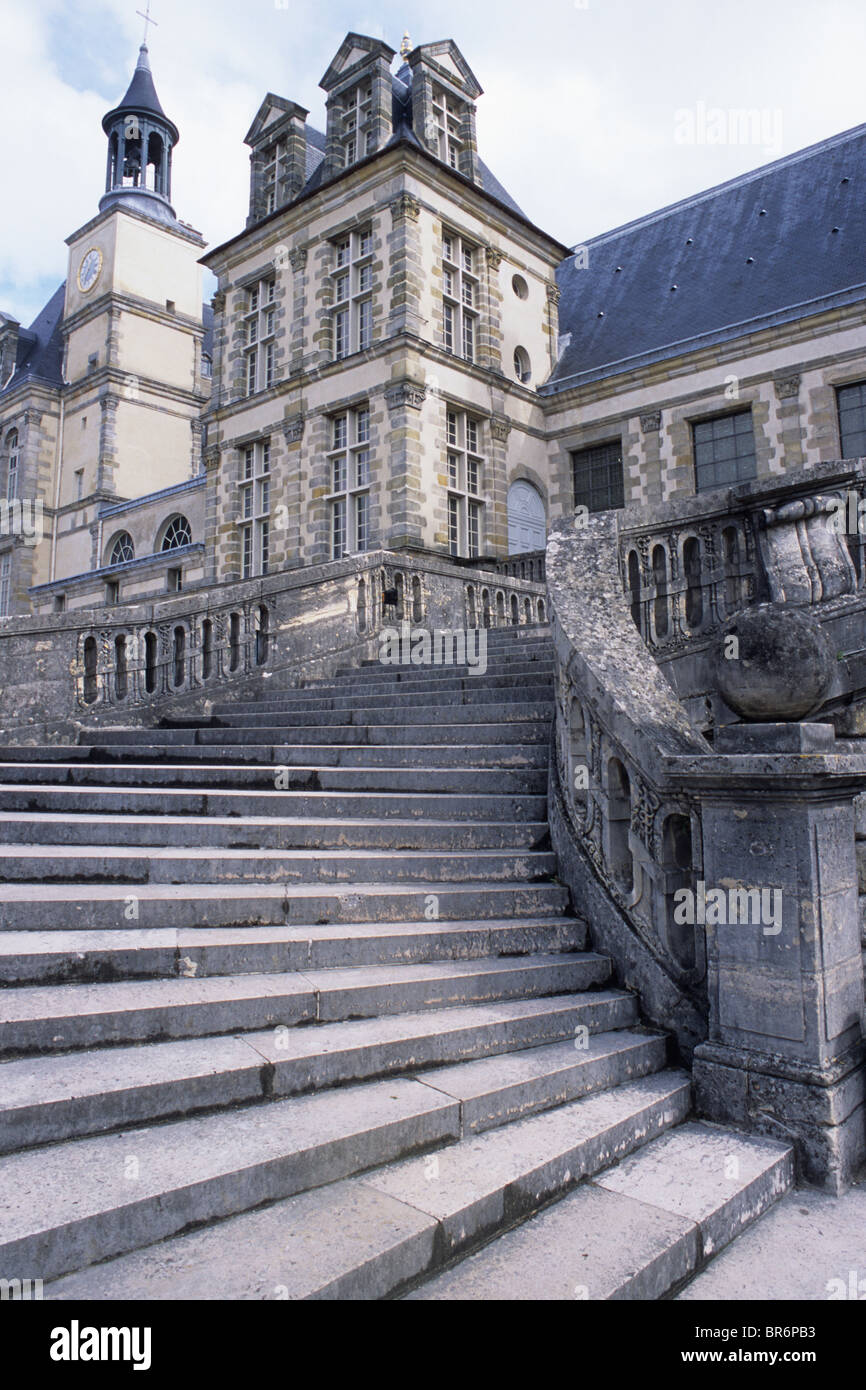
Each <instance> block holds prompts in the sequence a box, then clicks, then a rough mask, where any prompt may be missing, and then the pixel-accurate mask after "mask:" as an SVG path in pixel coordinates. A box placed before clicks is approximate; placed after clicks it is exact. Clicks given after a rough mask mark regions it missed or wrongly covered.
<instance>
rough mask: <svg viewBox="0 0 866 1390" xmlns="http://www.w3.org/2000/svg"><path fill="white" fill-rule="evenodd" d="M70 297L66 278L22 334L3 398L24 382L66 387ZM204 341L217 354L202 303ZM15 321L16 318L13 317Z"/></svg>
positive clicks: (206, 307) (207, 309) (210, 311)
mask: <svg viewBox="0 0 866 1390" xmlns="http://www.w3.org/2000/svg"><path fill="white" fill-rule="evenodd" d="M65 300H66V281H65V280H64V282H63V284H62V285H60V286H59V287H58V288H57V289H56V290H55V291H54V293H53V295H52V296H51V298H50V299H49V301H48V303H47V304H46V305H45V308H44V309H42V310H41V312H40V313H38V314H37V316H36V318H35V319H34V320H33V322H32V323H31V325H30V327H29V328H22V329H20V330H19V333H18V353H17V356H16V359H15V371H14V373H13V375H12V377H11V378H10V380H9V383H8V385H7V386H6V387H5V389H3V390H0V401H2V399H3V397H4V396H5V395H6V394H8V393H10V392H12V391H13V390H17V388H18V387H19V386H20V385H21V384H22V382H27V381H32V382H34V383H35V382H40V383H43V384H46V385H48V386H56V387H59V386H62V385H63V379H62V372H63V337H62V334H61V324H62V322H63V305H64V303H65ZM201 316H202V323H203V324H204V340H203V342H202V352H205V353H207V355H208V357H211V358H212V357H213V309H212V308H211V306H210V305H209V304H203V305H202V306H201ZM10 317H11V316H10V315H8V314H2V313H0V319H9V318H10ZM13 321H14V320H13Z"/></svg>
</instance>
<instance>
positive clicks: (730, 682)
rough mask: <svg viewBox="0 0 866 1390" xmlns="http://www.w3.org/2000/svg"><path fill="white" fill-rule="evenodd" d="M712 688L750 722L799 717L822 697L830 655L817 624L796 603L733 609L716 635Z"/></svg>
mask: <svg viewBox="0 0 866 1390" xmlns="http://www.w3.org/2000/svg"><path fill="white" fill-rule="evenodd" d="M711 665H712V669H713V674H714V676H715V681H716V686H717V689H718V691H719V693H720V695H721V696H722V698H723V699H724V701H725V703H726V704H727V705H729V706H730V708H731V709H732V710H734V711H735V713H737V714H739V715H740V717H741V718H742V719H746V720H748V721H750V722H752V723H762V724H774V723H784V722H787V721H789V720H796V719H804V718H805V717H806V716H807V715H809V714H811V713H812V712H813V711H814V710H816V709H817V708H818V707H819V706H820V704H821V702H822V701H823V700H824V699H825V698H826V696H827V693H828V691H829V689H830V686H831V685H832V683H833V674H834V670H835V666H836V657H835V652H834V650H833V646H832V644H831V642H830V639H829V637H828V636H827V634H826V632H825V631H824V629H823V628H822V627H821V624H820V623H819V622H818V621H817V620H816V619H815V618H813V617H811V615H810V614H808V613H805V612H804V611H803V610H802V609H801V608H791V607H789V606H787V605H785V604H781V603H761V604H758V605H757V606H756V607H754V608H746V609H744V610H743V611H742V612H741V613H735V614H733V616H732V617H730V618H729V619H728V620H727V622H726V623H725V625H724V627H723V629H722V631H721V633H720V634H719V636H718V638H717V639H716V644H715V650H714V651H713V652H712V655H711Z"/></svg>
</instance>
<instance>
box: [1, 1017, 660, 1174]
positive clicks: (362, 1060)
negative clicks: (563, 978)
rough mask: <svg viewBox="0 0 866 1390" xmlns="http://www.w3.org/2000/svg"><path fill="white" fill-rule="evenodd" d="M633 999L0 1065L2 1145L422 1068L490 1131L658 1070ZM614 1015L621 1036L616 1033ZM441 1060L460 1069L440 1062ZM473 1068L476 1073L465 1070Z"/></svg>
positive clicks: (465, 1114)
mask: <svg viewBox="0 0 866 1390" xmlns="http://www.w3.org/2000/svg"><path fill="white" fill-rule="evenodd" d="M628 998H629V996H626V995H622V994H618V993H616V992H614V991H609V992H606V993H602V992H599V993H590V994H585V995H571V996H569V997H568V998H567V999H564V998H553V999H551V1000H519V1001H514V1002H512V1001H506V1002H503V1003H498V1004H487V1005H483V1006H479V1005H464V1006H463V1007H460V1008H454V1009H441V1010H437V1011H436V1013H435V1015H433V1016H431V1015H430V1014H419V1013H410V1014H400V1015H394V1016H392V1017H389V1018H377V1019H360V1020H354V1021H352V1022H348V1023H341V1024H339V1025H334V1024H323V1025H322V1026H321V1027H320V1028H298V1029H294V1030H292V1032H291V1033H290V1034H289V1035H288V1036H286V1037H285V1038H284V1039H281V1040H280V1039H278V1040H276V1041H275V1036H274V1033H273V1031H266V1032H260V1033H247V1034H244V1035H242V1036H238V1037H218V1038H209V1039H208V1040H207V1041H206V1042H201V1041H199V1040H195V1041H183V1042H171V1043H150V1044H145V1045H144V1046H138V1047H125V1048H112V1049H110V1050H109V1051H101V1052H86V1053H82V1052H70V1053H67V1054H65V1055H64V1056H62V1057H33V1058H26V1059H23V1060H21V1061H15V1062H3V1063H0V1080H2V1089H0V1096H2V1100H0V1115H2V1118H3V1126H2V1132H0V1149H2V1151H3V1152H10V1151H14V1150H16V1149H20V1148H29V1147H32V1146H33V1145H36V1144H44V1143H53V1142H56V1141H58V1140H62V1139H68V1138H74V1137H75V1138H77V1137H79V1136H81V1135H85V1134H98V1133H105V1132H106V1131H108V1130H111V1129H116V1128H119V1127H121V1126H123V1125H130V1124H147V1123H150V1122H152V1121H154V1120H157V1119H170V1118H174V1117H176V1116H182V1115H187V1114H194V1113H196V1112H202V1111H205V1110H217V1109H222V1108H225V1107H227V1106H230V1105H239V1104H245V1105H251V1104H254V1103H256V1102H263V1101H269V1100H274V1099H282V1098H286V1097H289V1096H293V1095H302V1094H306V1093H309V1092H311V1091H316V1092H320V1091H323V1090H327V1089H329V1088H330V1087H333V1086H341V1085H346V1084H350V1083H357V1082H360V1081H369V1080H373V1079H375V1078H377V1077H381V1076H387V1075H396V1074H398V1073H401V1072H407V1071H411V1072H412V1073H421V1072H422V1069H423V1068H429V1070H428V1071H423V1073H422V1079H423V1080H425V1081H427V1082H428V1084H429V1085H431V1086H432V1087H433V1089H434V1090H437V1091H441V1092H443V1093H446V1094H449V1095H453V1096H454V1097H455V1098H456V1099H459V1100H460V1102H461V1107H462V1129H463V1132H464V1133H467V1134H468V1133H481V1132H482V1131H484V1130H487V1129H493V1128H496V1127H498V1126H499V1125H502V1124H506V1123H509V1122H510V1121H512V1120H514V1119H516V1118H523V1117H524V1116H525V1115H527V1114H533V1113H538V1112H540V1111H541V1110H546V1109H550V1108H551V1107H553V1106H555V1105H561V1104H563V1103H564V1102H566V1101H569V1100H575V1099H576V1098H577V1097H578V1096H580V1095H588V1094H590V1093H591V1092H593V1091H598V1090H601V1089H603V1088H606V1087H607V1086H611V1085H618V1084H620V1083H621V1082H622V1081H625V1080H632V1079H634V1078H635V1077H637V1076H646V1075H649V1074H651V1073H652V1072H656V1071H659V1070H661V1068H662V1067H663V1066H664V1063H665V1049H666V1043H665V1040H664V1038H662V1037H661V1036H658V1035H652V1034H647V1033H644V1032H641V1031H638V1030H634V1029H628V1028H627V1027H621V1025H620V1020H625V1021H627V1020H628V1019H629V1017H630V1011H629V1008H628V1003H627V1001H628ZM611 1023H612V1024H613V1027H614V1029H616V1030H617V1031H605V1029H606V1027H607V1026H609V1025H610V1024H611ZM578 1029H580V1030H581V1037H582V1040H583V1043H584V1044H585V1045H583V1046H582V1047H581V1048H580V1050H578V1049H576V1048H575V1045H574V1035H575V1032H576V1031H577V1030H578ZM551 1038H556V1039H558V1040H559V1041H556V1042H550V1041H549V1040H550V1039H551ZM523 1049H526V1050H523ZM464 1058H469V1059H474V1060H470V1061H464V1060H463V1059H464ZM443 1061H450V1062H452V1063H459V1065H452V1066H450V1067H442V1066H437V1065H436V1064H437V1063H442V1062H443ZM464 1066H465V1067H467V1068H468V1069H469V1070H470V1073H471V1075H470V1076H468V1077H466V1078H464V1079H461V1078H460V1075H459V1074H460V1072H461V1071H462V1068H463V1067H464ZM452 1072H453V1073H454V1075H453V1077H452V1075H451V1073H452ZM464 1091H465V1092H466V1093H467V1094H466V1095H465V1096H464V1094H463V1092H464Z"/></svg>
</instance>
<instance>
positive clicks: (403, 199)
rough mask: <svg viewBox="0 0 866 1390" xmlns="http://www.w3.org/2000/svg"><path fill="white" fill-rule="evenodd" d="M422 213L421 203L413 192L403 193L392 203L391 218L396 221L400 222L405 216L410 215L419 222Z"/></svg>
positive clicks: (414, 220)
mask: <svg viewBox="0 0 866 1390" xmlns="http://www.w3.org/2000/svg"><path fill="white" fill-rule="evenodd" d="M420 213H421V204H420V202H419V201H418V199H417V198H416V197H415V196H414V194H412V193H401V194H400V196H399V197H397V198H395V199H394V201H393V202H392V203H391V218H392V220H393V221H394V222H399V221H401V220H402V219H403V218H404V217H409V218H411V220H412V221H413V222H417V221H418V217H419V215H420Z"/></svg>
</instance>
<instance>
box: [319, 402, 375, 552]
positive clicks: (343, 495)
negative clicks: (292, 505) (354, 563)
mask: <svg viewBox="0 0 866 1390" xmlns="http://www.w3.org/2000/svg"><path fill="white" fill-rule="evenodd" d="M331 428H332V441H331V442H332V445H333V448H332V449H331V450H330V452H329V454H328V466H329V468H330V472H331V500H330V512H331V523H330V525H331V558H332V559H334V560H339V559H341V558H342V557H343V556H344V555H347V554H349V553H350V552H357V551H364V550H368V549H369V548H370V411H369V409H368V408H367V407H366V406H363V407H361V408H360V409H359V410H349V411H346V412H345V414H343V415H336V416H335V417H334V418H333V420H332V421H331Z"/></svg>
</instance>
